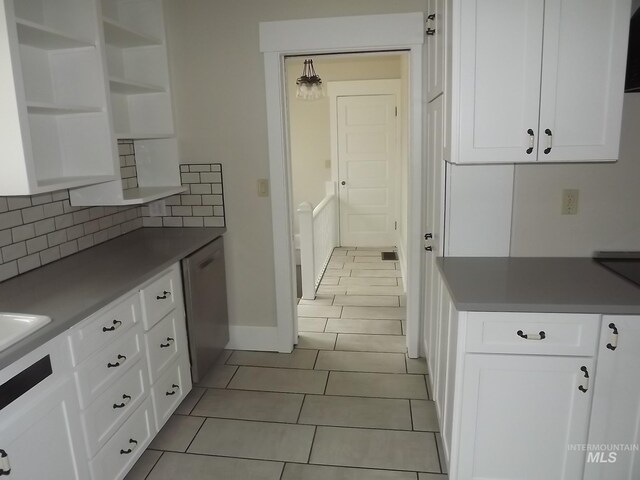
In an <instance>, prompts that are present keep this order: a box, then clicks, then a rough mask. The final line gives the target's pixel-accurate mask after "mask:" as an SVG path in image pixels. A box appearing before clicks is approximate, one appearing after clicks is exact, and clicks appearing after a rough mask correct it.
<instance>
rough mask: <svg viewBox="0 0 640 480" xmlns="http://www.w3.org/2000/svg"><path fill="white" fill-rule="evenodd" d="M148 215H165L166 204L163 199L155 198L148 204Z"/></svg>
mask: <svg viewBox="0 0 640 480" xmlns="http://www.w3.org/2000/svg"><path fill="white" fill-rule="evenodd" d="M149 215H151V216H152V217H166V216H167V204H166V203H165V201H164V200H157V201H155V202H151V203H150V204H149Z"/></svg>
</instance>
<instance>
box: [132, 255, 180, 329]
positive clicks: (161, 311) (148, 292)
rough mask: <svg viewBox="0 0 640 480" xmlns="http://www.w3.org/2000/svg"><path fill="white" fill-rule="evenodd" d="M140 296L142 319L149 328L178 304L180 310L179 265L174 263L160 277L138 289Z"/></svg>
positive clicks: (145, 326)
mask: <svg viewBox="0 0 640 480" xmlns="http://www.w3.org/2000/svg"><path fill="white" fill-rule="evenodd" d="M140 295H141V297H142V312H143V315H142V320H143V322H144V329H145V330H149V329H151V327H153V326H154V325H155V324H156V323H158V322H159V321H160V320H162V319H163V318H164V316H165V315H167V313H169V312H170V311H171V310H173V309H174V308H176V306H178V307H179V308H180V309H181V310H182V308H183V307H182V305H181V304H182V278H181V276H180V267H179V266H178V265H174V266H173V267H171V269H170V270H168V271H167V272H166V273H164V274H163V275H162V276H161V277H160V278H158V279H157V280H155V281H153V282H152V283H150V284H149V285H147V286H146V287H144V288H143V289H142V290H141V291H140Z"/></svg>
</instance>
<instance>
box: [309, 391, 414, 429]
mask: <svg viewBox="0 0 640 480" xmlns="http://www.w3.org/2000/svg"><path fill="white" fill-rule="evenodd" d="M298 423H306V424H311V425H331V426H336V427H363V428H386V429H393V430H411V414H410V411H409V402H408V401H407V400H392V399H386V398H361V397H333V396H329V395H307V396H306V397H305V399H304V405H303V406H302V412H301V413H300V419H299V420H298Z"/></svg>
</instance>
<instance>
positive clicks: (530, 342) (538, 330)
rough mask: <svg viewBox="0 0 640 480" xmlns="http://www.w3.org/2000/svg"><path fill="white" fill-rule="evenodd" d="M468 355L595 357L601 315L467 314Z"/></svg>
mask: <svg viewBox="0 0 640 480" xmlns="http://www.w3.org/2000/svg"><path fill="white" fill-rule="evenodd" d="M466 315H467V342H466V343H467V345H466V351H467V352H475V353H515V354H530V355H531V354H533V355H535V354H539V355H578V356H592V355H594V354H595V352H596V342H597V340H598V330H599V324H600V316H599V315H582V314H557V313H508V312H468V313H467V314H466Z"/></svg>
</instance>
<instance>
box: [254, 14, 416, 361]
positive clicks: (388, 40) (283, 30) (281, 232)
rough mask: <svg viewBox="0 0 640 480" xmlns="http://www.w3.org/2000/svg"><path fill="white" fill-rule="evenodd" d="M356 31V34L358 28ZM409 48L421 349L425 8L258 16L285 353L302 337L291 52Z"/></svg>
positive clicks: (410, 242)
mask: <svg viewBox="0 0 640 480" xmlns="http://www.w3.org/2000/svg"><path fill="white" fill-rule="evenodd" d="M354 32H357V34H354ZM371 50H405V51H407V52H408V53H409V96H408V98H409V102H408V103H409V105H408V108H409V110H410V112H409V125H408V128H409V145H408V149H409V172H410V178H411V181H410V183H409V186H408V190H409V191H408V197H409V202H408V203H409V205H408V218H409V224H408V232H407V237H408V238H407V270H408V271H407V347H408V353H409V356H410V357H412V358H415V357H417V356H418V355H419V343H420V340H419V339H420V323H421V321H420V318H421V310H422V298H421V297H422V294H421V292H422V273H421V270H422V269H421V265H422V263H423V252H422V250H421V245H420V241H419V239H420V235H421V233H422V229H423V228H422V224H423V220H422V217H423V216H422V208H423V205H422V157H423V133H422V130H423V128H422V125H423V107H422V101H423V63H424V62H423V50H424V13H423V12H415V13H400V14H388V15H366V16H354V17H334V18H318V19H307V20H288V21H279V22H261V23H260V51H261V52H262V53H263V54H264V69H265V89H266V93H267V95H266V96H267V136H268V142H269V173H270V182H271V216H272V223H273V245H274V247H273V249H274V252H273V254H274V255H273V256H274V272H275V275H274V277H275V278H274V282H275V291H276V318H277V327H278V342H277V343H278V344H277V345H274V347H275V348H276V349H277V350H278V351H280V352H291V351H292V350H293V346H294V344H295V343H297V333H296V328H295V325H296V323H297V322H296V315H297V314H296V305H295V304H296V302H295V298H296V296H295V261H294V254H293V225H292V223H293V222H292V215H293V205H292V202H291V197H292V195H291V191H292V189H291V172H290V166H289V161H288V159H289V157H290V152H289V135H288V128H287V105H286V92H285V70H284V57H285V56H286V55H293V54H314V53H315V54H317V53H332V52H335V53H346V52H367V51H371Z"/></svg>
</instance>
